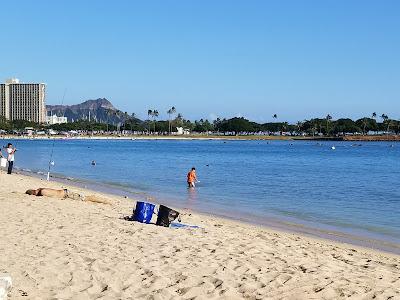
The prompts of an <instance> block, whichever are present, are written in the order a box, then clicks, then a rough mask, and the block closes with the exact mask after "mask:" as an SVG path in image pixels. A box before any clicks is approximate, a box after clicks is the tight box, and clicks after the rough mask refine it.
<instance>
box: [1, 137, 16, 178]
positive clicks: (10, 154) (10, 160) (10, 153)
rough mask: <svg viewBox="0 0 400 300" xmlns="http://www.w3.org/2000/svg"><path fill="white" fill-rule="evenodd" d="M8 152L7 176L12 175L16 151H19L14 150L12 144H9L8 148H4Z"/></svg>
mask: <svg viewBox="0 0 400 300" xmlns="http://www.w3.org/2000/svg"><path fill="white" fill-rule="evenodd" d="M4 148H5V149H6V151H7V154H8V156H7V161H8V170H7V174H11V173H12V169H13V166H14V154H15V151H17V149H15V148H13V145H12V144H11V143H8V144H7V147H4Z"/></svg>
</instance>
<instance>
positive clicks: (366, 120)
mask: <svg viewBox="0 0 400 300" xmlns="http://www.w3.org/2000/svg"><path fill="white" fill-rule="evenodd" d="M361 122H362V125H363V134H364V135H366V132H365V129H366V127H367V125H368V118H362V120H361Z"/></svg>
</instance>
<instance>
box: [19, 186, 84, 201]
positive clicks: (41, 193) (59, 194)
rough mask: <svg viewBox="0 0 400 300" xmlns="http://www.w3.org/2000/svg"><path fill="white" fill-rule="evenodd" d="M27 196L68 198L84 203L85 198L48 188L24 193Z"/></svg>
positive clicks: (66, 191)
mask: <svg viewBox="0 0 400 300" xmlns="http://www.w3.org/2000/svg"><path fill="white" fill-rule="evenodd" d="M25 193H26V194H28V195H34V196H47V197H57V198H62V199H66V198H70V199H74V200H81V201H85V196H83V195H81V194H78V193H74V192H71V191H69V190H68V189H63V190H56V189H49V188H39V189H36V190H27V191H26V192H25Z"/></svg>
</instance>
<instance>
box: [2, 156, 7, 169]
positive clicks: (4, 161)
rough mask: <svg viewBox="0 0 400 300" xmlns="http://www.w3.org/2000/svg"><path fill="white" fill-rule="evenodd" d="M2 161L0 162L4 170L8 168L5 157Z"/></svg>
mask: <svg viewBox="0 0 400 300" xmlns="http://www.w3.org/2000/svg"><path fill="white" fill-rule="evenodd" d="M0 160H1V161H0V165H1V166H2V167H3V168H5V167H6V166H7V159H5V158H4V157H2V158H1V159H0Z"/></svg>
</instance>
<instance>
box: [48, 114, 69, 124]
mask: <svg viewBox="0 0 400 300" xmlns="http://www.w3.org/2000/svg"><path fill="white" fill-rule="evenodd" d="M67 122H68V121H67V117H57V115H51V116H46V123H47V124H49V125H53V124H63V123H67Z"/></svg>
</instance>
